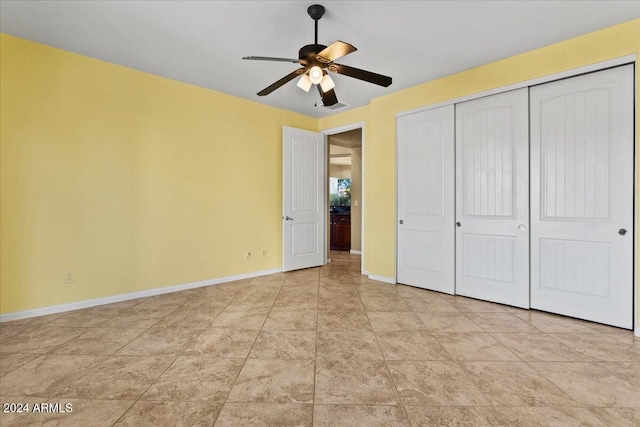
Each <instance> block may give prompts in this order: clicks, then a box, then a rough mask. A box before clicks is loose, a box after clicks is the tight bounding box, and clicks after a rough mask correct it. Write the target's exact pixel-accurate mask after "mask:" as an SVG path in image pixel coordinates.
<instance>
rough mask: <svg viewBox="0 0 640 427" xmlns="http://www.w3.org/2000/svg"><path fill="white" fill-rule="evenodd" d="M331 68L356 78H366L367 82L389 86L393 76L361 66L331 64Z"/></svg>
mask: <svg viewBox="0 0 640 427" xmlns="http://www.w3.org/2000/svg"><path fill="white" fill-rule="evenodd" d="M328 68H329V70H331V71H334V72H336V73H338V74H344V75H345V76H349V77H353V78H355V79H359V80H364V81H365V82H369V83H373V84H376V85H380V86H384V87H387V86H389V85H390V84H391V77H387V76H383V75H382V74H376V73H372V72H371V71H365V70H361V69H359V68H353V67H349V66H348V65H341V64H331V65H330V66H329V67H328Z"/></svg>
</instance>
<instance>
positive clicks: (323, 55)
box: [316, 40, 358, 64]
mask: <svg viewBox="0 0 640 427" xmlns="http://www.w3.org/2000/svg"><path fill="white" fill-rule="evenodd" d="M356 50H358V49H356V48H355V47H354V46H353V45H350V44H349V43H345V42H342V41H340V40H338V41H337V42H335V43H333V44H332V45H331V46H327V47H325V48H324V49H323V50H321V51H320V52H318V54H317V55H316V59H317V60H318V61H320V62H322V63H324V64H328V63H329V62H333V61H335V60H336V59H338V58H342V57H343V56H345V55H348V54H350V53H353V52H355V51H356Z"/></svg>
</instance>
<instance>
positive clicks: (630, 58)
mask: <svg viewBox="0 0 640 427" xmlns="http://www.w3.org/2000/svg"><path fill="white" fill-rule="evenodd" d="M625 64H633V65H634V69H635V79H634V88H636V91H635V93H634V105H635V109H636V111H637V109H638V108H639V107H640V104H639V101H640V100H639V99H638V98H637V88H638V84H639V82H638V73H639V72H640V71H639V70H638V63H637V55H636V54H632V55H626V56H622V57H619V58H613V59H609V60H606V61H602V62H597V63H594V64H589V65H585V66H581V67H577V68H573V69H571V70H567V71H562V72H559V73H554V74H549V75H546V76H543V77H538V78H534V79H530V80H525V81H521V82H518V83H514V84H510V85H505V86H501V87H497V88H495V89H490V90H487V91H483V92H478V93H475V94H472V95H467V96H462V97H459V98H454V99H450V100H447V101H443V102H438V103H436V104H432V105H428V106H424V107H419V108H414V109H411V110H407V111H402V112H400V113H396V119H397V118H398V117H402V116H405V115H408V114H413V113H417V112H420V111H425V110H431V109H433V108H440V107H443V106H446V105H452V104H458V103H460V102H464V101H470V100H472V99H476V98H482V97H485V96H489V95H494V94H497V93H502V92H507V91H510V90H514V89H521V88H525V87H530V86H536V85H539V84H543V83H549V82H552V81H555V80H561V79H565V78H569V77H575V76H579V75H581V74H586V73H591V72H594V71H601V70H605V69H607V68H612V67H617V66H619V65H625ZM634 118H635V119H636V123H635V125H636V127H635V129H634V151H635V153H636V154H635V159H634V160H637V158H638V155H639V153H640V143H639V141H638V139H639V138H638V132H639V129H638V123H637V113H636V115H635V117H634ZM633 175H634V235H633V242H634V243H633V244H634V248H635V247H636V245H637V243H638V242H639V241H640V235H639V234H640V230H639V229H640V227H638V224H637V222H638V221H637V215H638V212H640V201H639V200H638V199H640V197H636V196H637V193H638V188H637V183H638V181H639V179H640V177H639V175H640V173H639V168H638V162H634V174H633ZM397 215H398V212H397V169H396V215H395V220H396V222H397V221H398V216H397ZM397 243H398V242H397V234H396V265H397V255H398V244H397ZM453 256H455V254H453ZM633 258H634V271H633V294H634V302H633V311H634V313H633V317H634V319H633V325H634V335H635V336H637V337H640V325H639V324H638V323H639V313H638V311H639V308H640V307H639V305H638V297H639V295H638V294H640V287H639V286H638V279H639V277H638V276H639V272H638V270H640V268H637V267H639V266H640V251H635V253H634V255H633ZM396 282H397V272H396Z"/></svg>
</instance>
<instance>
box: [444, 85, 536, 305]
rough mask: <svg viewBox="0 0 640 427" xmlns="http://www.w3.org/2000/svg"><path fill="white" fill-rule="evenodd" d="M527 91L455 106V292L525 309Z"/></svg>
mask: <svg viewBox="0 0 640 427" xmlns="http://www.w3.org/2000/svg"><path fill="white" fill-rule="evenodd" d="M528 123H529V112H528V93H527V89H526V88H525V89H519V90H514V91H511V92H505V93H501V94H497V95H492V96H487V97H484V98H479V99H475V100H472V101H468V102H463V103H460V104H457V105H456V221H457V222H456V225H457V226H458V227H457V228H456V294H459V295H464V296H469V297H473V298H478V299H482V300H487V301H494V302H499V303H502V304H509V305H514V306H518V307H524V308H528V307H529V180H528V178H529V150H528V141H529V129H528Z"/></svg>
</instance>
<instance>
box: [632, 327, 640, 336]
mask: <svg viewBox="0 0 640 427" xmlns="http://www.w3.org/2000/svg"><path fill="white" fill-rule="evenodd" d="M633 335H635V336H637V337H640V325H639V326H636V328H635V329H634V330H633Z"/></svg>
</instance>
